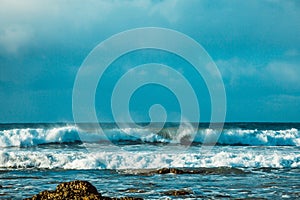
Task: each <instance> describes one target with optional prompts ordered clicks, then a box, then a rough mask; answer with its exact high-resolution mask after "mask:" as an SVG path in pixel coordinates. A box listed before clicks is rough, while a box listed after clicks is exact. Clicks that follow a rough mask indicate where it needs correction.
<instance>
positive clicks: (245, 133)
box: [0, 125, 300, 147]
mask: <svg viewBox="0 0 300 200" xmlns="http://www.w3.org/2000/svg"><path fill="white" fill-rule="evenodd" d="M215 137H219V139H218V141H217V144H218V145H241V146H245V145H246V146H300V134H299V131H298V129H296V128H290V129H285V130H268V129H266V130H260V129H239V128H232V129H224V130H223V131H222V132H221V133H220V131H218V130H214V129H209V128H200V129H198V130H195V129H193V128H191V127H186V128H184V129H182V130H178V129H176V128H173V127H171V128H164V129H162V130H160V131H159V132H157V131H156V130H155V129H149V128H148V129H146V128H145V129H143V128H123V129H120V128H107V129H104V134H99V133H95V132H92V131H88V132H86V131H82V130H81V129H79V128H78V127H77V126H75V125H66V126H60V127H50V128H49V127H48V128H14V129H6V130H1V131H0V147H31V146H37V145H42V144H43V145H45V144H53V143H54V144H55V143H58V144H60V143H78V142H80V143H101V142H105V141H110V142H114V143H118V142H135V143H154V144H155V143H175V144H177V143H181V142H182V141H184V140H189V141H190V142H193V143H200V144H202V143H203V142H204V139H206V140H205V141H206V142H208V143H209V141H210V138H212V140H213V138H215Z"/></svg>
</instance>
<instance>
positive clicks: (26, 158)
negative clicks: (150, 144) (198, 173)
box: [0, 150, 300, 169]
mask: <svg viewBox="0 0 300 200" xmlns="http://www.w3.org/2000/svg"><path fill="white" fill-rule="evenodd" d="M264 152H265V151H264ZM223 166H225V167H238V168H260V167H271V168H299V167H300V154H299V153H295V152H294V153H287V152H283V151H273V152H272V151H271V152H267V151H266V152H265V153H262V152H260V151H245V150H244V152H242V151H240V152H238V153H237V152H227V151H219V152H214V153H212V154H210V155H200V154H199V153H188V152H161V153H158V152H149V151H143V152H114V151H98V152H83V151H61V150H50V151H49V150H48V151H25V150H20V151H10V150H1V151H0V168H37V169H53V168H59V169H153V168H162V167H188V168H195V167H209V168H211V167H223Z"/></svg>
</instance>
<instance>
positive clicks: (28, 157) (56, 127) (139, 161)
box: [0, 123, 300, 199]
mask: <svg viewBox="0 0 300 200" xmlns="http://www.w3.org/2000/svg"><path fill="white" fill-rule="evenodd" d="M89 127H92V128H89ZM93 127H94V125H92V124H85V125H84V126H82V125H78V124H77V125H76V124H62V123H60V124H1V125H0V185H1V186H2V188H0V198H1V199H22V198H26V197H30V196H32V195H33V194H36V193H38V192H40V191H42V190H54V189H55V186H56V185H57V184H59V183H61V182H65V181H72V180H87V181H89V182H91V183H92V184H93V185H95V186H96V187H97V189H98V191H99V192H100V193H101V194H102V195H105V196H112V197H121V196H135V197H142V198H144V199H166V198H167V199H176V198H177V199H183V198H184V199H219V198H221V199H222V198H225V199H226V198H266V199H271V198H272V199H274V198H275V199H281V198H290V199H295V198H300V134H299V131H298V130H299V129H300V124H298V123H226V124H224V127H223V129H219V128H216V129H214V128H211V127H209V124H206V123H201V124H195V123H194V124H192V125H189V126H183V127H179V125H178V124H176V123H167V124H165V125H164V127H163V128H162V129H161V130H160V129H158V128H157V127H149V126H146V125H145V124H141V125H140V126H139V127H136V126H135V127H132V126H127V127H121V128H120V127H118V126H117V125H116V124H101V127H102V132H101V133H99V130H97V131H96V130H95V129H94V128H93ZM160 168H179V169H183V170H187V171H193V170H194V171H197V170H198V171H199V173H195V174H190V173H186V174H156V173H152V172H153V170H155V169H160ZM170 190H185V191H188V192H189V194H188V195H185V196H171V195H170V194H168V191H170Z"/></svg>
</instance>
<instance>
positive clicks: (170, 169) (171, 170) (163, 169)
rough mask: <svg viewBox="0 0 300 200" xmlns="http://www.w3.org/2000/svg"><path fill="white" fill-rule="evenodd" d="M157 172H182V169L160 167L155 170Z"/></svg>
mask: <svg viewBox="0 0 300 200" xmlns="http://www.w3.org/2000/svg"><path fill="white" fill-rule="evenodd" d="M156 173H157V174H169V173H172V174H183V173H184V171H183V170H181V169H176V168H162V169H158V170H157V171H156Z"/></svg>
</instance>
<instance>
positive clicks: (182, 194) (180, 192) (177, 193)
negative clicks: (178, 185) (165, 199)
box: [163, 189, 193, 196]
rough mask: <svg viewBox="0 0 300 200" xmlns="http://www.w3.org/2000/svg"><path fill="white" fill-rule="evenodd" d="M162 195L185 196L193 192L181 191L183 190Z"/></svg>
mask: <svg viewBox="0 0 300 200" xmlns="http://www.w3.org/2000/svg"><path fill="white" fill-rule="evenodd" d="M163 194H165V195H168V196H185V195H190V194H193V192H192V191H191V190H186V189H183V190H169V191H165V192H163Z"/></svg>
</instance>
